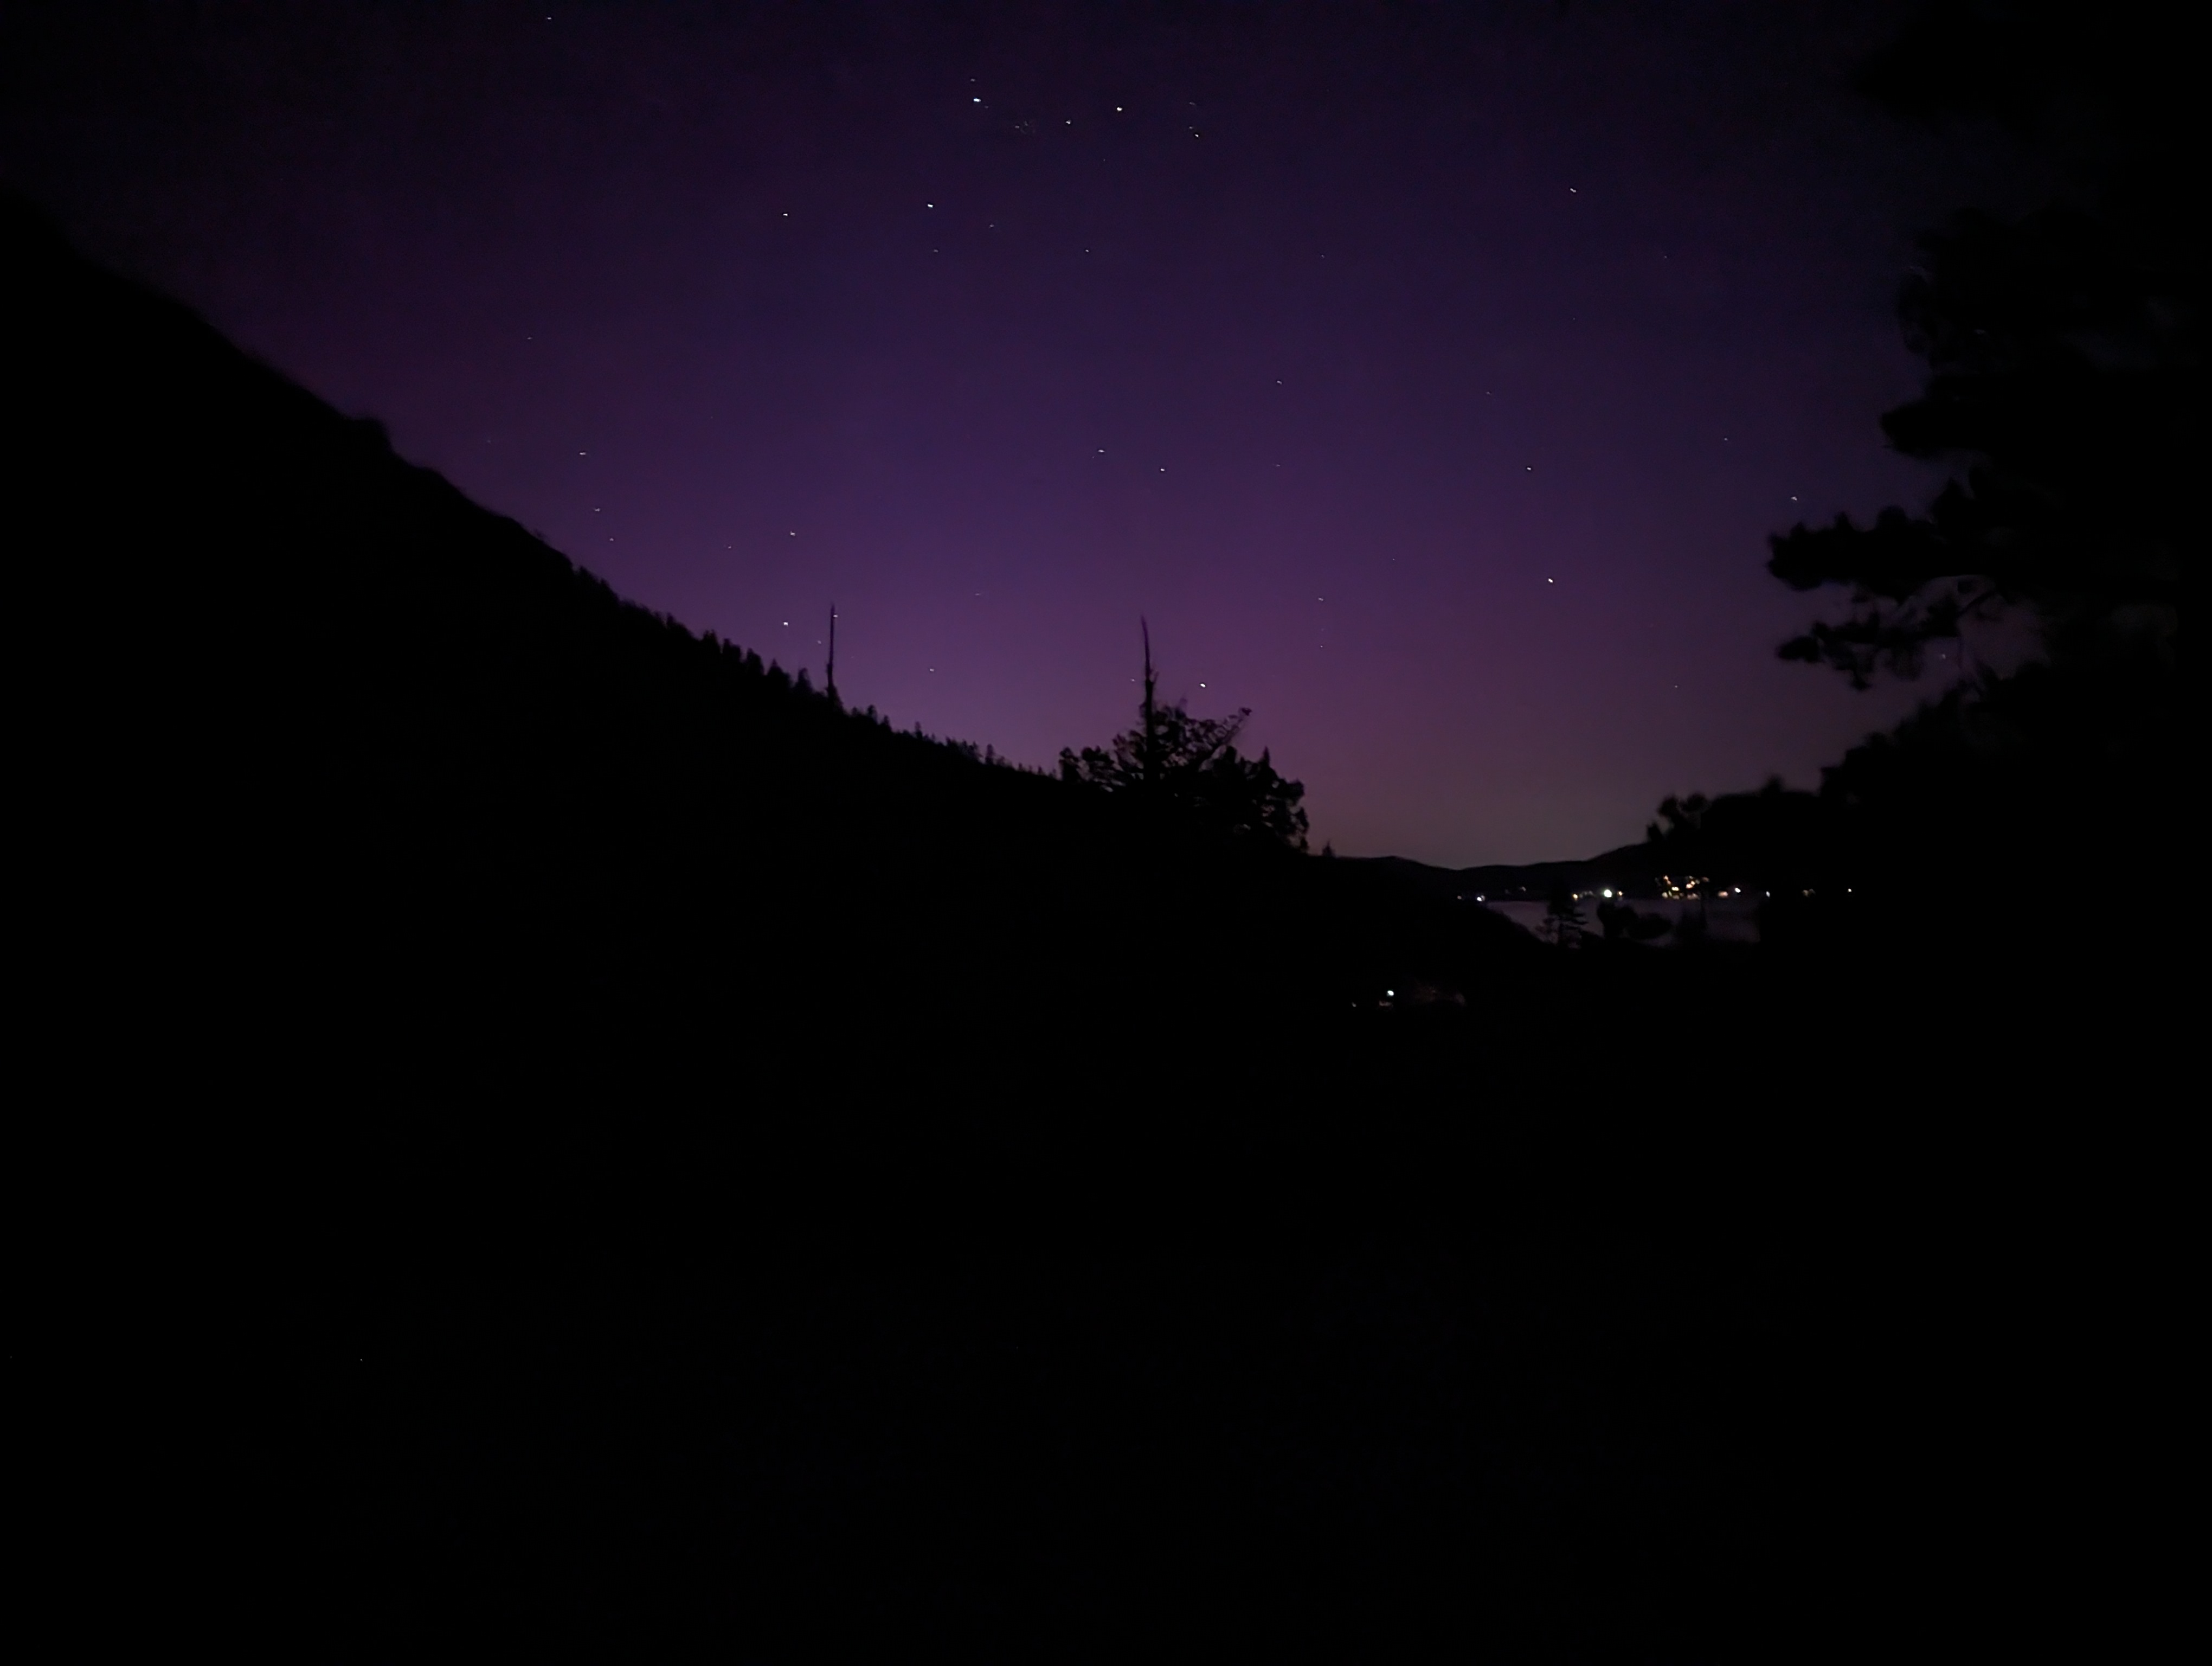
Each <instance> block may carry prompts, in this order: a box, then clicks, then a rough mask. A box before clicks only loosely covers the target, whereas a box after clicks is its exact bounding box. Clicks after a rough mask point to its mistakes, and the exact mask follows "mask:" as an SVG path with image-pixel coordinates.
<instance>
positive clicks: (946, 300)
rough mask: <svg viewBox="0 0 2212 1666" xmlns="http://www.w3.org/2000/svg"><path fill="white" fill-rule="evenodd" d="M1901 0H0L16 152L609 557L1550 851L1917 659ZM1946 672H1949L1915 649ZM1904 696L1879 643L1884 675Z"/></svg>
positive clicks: (1844, 717) (1898, 702) (1054, 718)
mask: <svg viewBox="0 0 2212 1666" xmlns="http://www.w3.org/2000/svg"><path fill="white" fill-rule="evenodd" d="M1903 15H1905V14H1904V11H1903V10H1902V9H1901V8H1900V6H1899V5H1897V4H1883V3H1871V4H1857V5H1848V6H1846V5H1826V6H1824V5H1820V4H1816V3H1805V4H1793V5H1790V6H1786V7H1783V6H1772V5H1769V4H1759V3H1719V0H1713V3H1702V4H1683V3H1629V0H1619V3H1609V4H1608V3H1575V4H1571V5H1565V6H1563V5H1560V4H1559V3H1557V0H1510V3H1507V0H1500V3H1494V4H1465V5H1444V4H1427V5H1423V4H1396V5H1363V4H1353V3H1329V4H1322V5H1294V4H1282V5H1267V4H1260V3H1251V0H1240V3H1211V4H1208V3H1183V4H1127V5H1079V4H1067V5H1050V4H1030V5H1016V6H1005V5H976V4H964V5H953V4H928V3H922V0H911V3H898V4H880V5H840V4H819V5H807V6H797V5H758V6H721V5H705V4H674V3H671V4H657V5H645V4H635V5H621V6H617V5H611V4H591V5H578V4H572V3H561V4H537V5H525V4H513V3H505V0H476V3H453V4H427V3H426V4H410V5H398V4H368V3H360V4H353V5H335V4H333V5H317V6H311V7H301V6H296V5H289V4H275V3H259V4H243V3H240V4H225V3H202V4H196V5H185V4H162V5H117V4H107V3H88V4H85V5H79V6H72V7H69V8H49V9H40V10H38V11H36V12H33V11H31V10H28V9H24V8H21V7H18V6H5V7H0V181H4V183H5V184H6V185H9V187H11V188H13V189H15V190H16V191H18V192H21V193H22V194H24V195H27V196H28V197H29V198H32V199H33V201H35V202H38V203H40V204H42V205H43V206H45V207H46V208H47V209H48V210H50V211H52V213H53V214H54V215H55V216H57V217H58V219H59V220H60V221H61V222H62V223H63V224H64V227H65V228H66V229H67V230H68V231H69V232H70V234H71V235H72V236H73V237H74V238H75V239H76V240H77V241H78V243H79V244H80V246H82V247H83V248H85V249H86V250H87V251H88V252H91V253H93V254H94V255H95V256H97V257H98V258H102V259H105V260H106V261H108V262H110V263H111V264H116V265H118V266H120V267H122V268H123V269H125V270H126V271H131V272H132V273H134V274H135V275H137V276H139V277H143V278H145V279H148V280H149V281H151V282H153V283H155V284H157V285H159V286H160V287H161V288H163V289H167V290H168V291H170V292H171V293H173V294H176V295H180V296H181V297H182V298H184V299H185V300H186V301H190V302H191V304H193V305H194V306H196V307H198V308H199V309H200V310H201V311H202V312H204V313H205V314H206V315H207V316H208V317H209V318H210V319H211V320H212V321H214V322H215V323H216V325H218V326H219V327H220V328H222V330H223V331H226V332H227V333H228V334H229V335H230V336H231V337H233V338H234V339H235V340H237V341H238V342H240V344H243V345H244V346H246V347H247V348H248V349H249V350H252V351H253V352H255V353H257V354H258V355H260V356H263V357H264V358H265V359H267V360H269V361H270V362H272V363H274V364H276V366H278V367H279V368H283V370H285V371H287V372H288V373H289V374H292V375H294V376H295V377H296V378H298V379H299V380H301V381H303V382H305V383H306V384H307V386H310V387H312V388H313V389H314V390H315V391H316V392H319V393H320V394H322V395H323V396H324V397H325V398H328V399H330V400H331V401H332V402H333V403H335V404H337V405H339V406H340V407H341V408H343V409H345V410H349V411H353V412H356V413H359V414H363V415H371V416H374V417H380V418H381V419H382V420H383V421H384V422H385V423H386V424H387V425H388V426H389V428H390V429H391V431H392V437H393V441H394V443H395V444H396V445H397V446H398V448H399V449H400V450H401V452H402V453H404V454H405V455H407V456H409V457H410V458H412V459H415V460H416V461H419V462H422V463H425V464H428V465H431V466H433V467H435V468H437V469H439V470H441V471H443V472H444V473H446V474H447V476H448V477H451V478H452V479H453V481H454V482H456V483H458V484H459V485H460V486H461V487H462V488H463V489H465V490H466V491H468V492H469V493H470V494H471V496H475V497H476V498H477V499H478V500H479V501H480V502H483V503H485V504H488V505H489V506H490V507H492V508H496V509H499V510H501V511H503V512H505V513H507V514H512V515H513V516H514V517H516V518H517V519H518V520H520V521H522V522H523V523H524V524H525V525H526V526H532V527H534V528H536V529H538V530H539V531H540V532H542V533H543V534H544V536H545V537H546V538H548V539H549V540H550V542H551V543H553V544H555V545H556V546H557V547H558V548H560V549H562V550H564V551H566V552H567V553H568V554H569V555H571V556H574V558H575V559H577V560H578V561H580V562H583V563H584V564H585V565H586V566H588V567H590V568H592V569H593V570H595V571H597V572H598V573H599V574H600V575H603V576H605V578H606V579H607V580H608V581H610V582H611V583H612V584H613V585H614V586H615V587H616V588H617V590H619V591H621V592H622V593H624V594H625V595H628V596H629V597H631V598H633V599H636V600H638V601H640V602H642V603H644V604H646V605H649V606H651V607H653V608H655V609H658V610H661V611H666V612H668V613H671V614H673V615H674V616H675V617H678V618H680V619H682V620H683V621H684V622H685V623H688V624H690V625H691V626H692V627H693V628H694V629H701V630H705V629H713V630H715V631H717V632H719V633H720V634H722V635H725V636H727V637H729V638H732V639H733V640H735V641H738V642H739V643H741V644H743V645H744V646H747V647H752V648H758V649H759V650H760V651H761V652H762V654H763V655H764V656H769V657H773V658H775V659H777V660H781V662H782V663H783V664H784V665H785V666H787V667H791V668H793V669H795V668H797V667H798V666H808V667H810V668H811V670H812V671H813V672H814V675H815V677H816V678H817V681H818V680H819V678H820V676H821V669H822V660H823V648H822V646H821V638H822V637H823V635H824V634H825V632H824V629H823V626H824V624H825V623H826V620H827V617H828V614H829V608H830V605H832V603H833V602H834V603H835V605H836V608H837V610H838V613H839V616H840V623H839V628H838V629H839V635H838V682H839V684H840V687H841V689H842V691H843V692H844V694H845V696H846V697H847V698H848V701H850V702H854V703H855V704H860V705H866V704H871V703H872V704H874V705H876V706H877V707H878V708H881V709H882V710H884V711H885V712H886V713H888V714H890V717H891V718H892V719H893V720H894V721H896V722H897V723H898V724H899V725H900V726H901V727H910V726H912V725H913V724H915V723H917V722H919V723H920V724H921V726H922V727H925V728H927V730H929V731H931V732H932V733H941V734H949V735H954V736H958V737H961V738H963V739H970V740H973V741H975V743H977V744H978V745H983V744H988V745H993V746H994V747H996V748H997V749H998V750H999V751H1001V752H1003V753H1006V754H1008V755H1010V756H1011V757H1013V758H1014V759H1016V760H1018V761H1020V762H1024V763H1037V764H1045V763H1050V762H1051V761H1052V760H1053V759H1054V757H1056V755H1057V754H1058V752H1059V750H1060V747H1062V746H1063V745H1086V744H1096V743H1099V742H1102V741H1103V740H1104V739H1106V738H1107V737H1108V736H1109V735H1110V734H1111V733H1113V732H1114V731H1115V730H1116V729H1117V728H1121V727H1127V722H1128V721H1129V719H1130V717H1131V714H1132V712H1133V702H1134V700H1135V697H1136V691H1137V690H1136V678H1137V674H1138V670H1139V662H1138V653H1139V649H1138V621H1139V617H1140V616H1141V617H1145V618H1147V619H1149V621H1150V623H1151V629H1152V640H1153V643H1154V646H1155V649H1156V653H1157V655H1158V662H1159V666H1160V669H1161V673H1162V685H1163V692H1164V693H1165V694H1167V695H1169V696H1176V697H1188V700H1189V701H1190V702H1191V705H1192V708H1193V709H1194V710H1197V711H1201V712H1207V713H1212V712H1218V711H1223V710H1227V709H1231V708H1237V707H1240V706H1249V707H1250V708H1252V710H1253V713H1254V715H1253V719H1252V722H1251V726H1250V728H1249V731H1248V735H1249V739H1250V741H1251V742H1252V744H1253V748H1254V750H1257V748H1258V747H1259V746H1261V745H1265V746H1267V747H1269V748H1271V749H1272V750H1273V757H1274V759H1275V762H1276V763H1277V764H1278V765H1279V767H1281V768H1282V769H1284V770H1285V773H1286V774H1289V775H1293V776H1295V777H1297V778H1298V779H1301V780H1303V781H1304V782H1305V783H1306V785H1307V804H1308V807H1309V810H1310V813H1311V815H1312V818H1313V836H1314V842H1315V843H1316V847H1318V845H1319V844H1320V843H1321V842H1322V840H1324V839H1327V840H1328V841H1331V842H1334V846H1335V848H1337V849H1338V850H1339V851H1340V852H1342V853H1345V854H1383V853H1394V854H1401V855H1407V856H1413V857H1417V858H1419V859H1421V860H1428V861H1433V862H1439V863H1444V864H1449V865H1453V866H1458V865H1463V864H1471V863H1476V862H1489V861H1523V860H1541V859H1546V858H1555V857H1563V856H1575V855H1584V854H1592V853H1594V852H1595V851H1597V850H1600V849H1602V848H1607V847H1609V846H1611V845H1614V844H1618V843H1620V842H1626V841H1628V840H1631V839H1633V838H1636V837H1638V836H1639V835H1640V833H1641V831H1642V830H1643V827H1644V823H1645V822H1646V821H1647V820H1648V819H1649V818H1650V815H1651V812H1652V807H1653V806H1654V805H1655V804H1656V801H1657V800H1659V799H1660V798H1661V797H1662V796H1663V795H1664V794H1666V793H1670V792H1686V791H1691V790H1704V791H1707V792H1715V791H1726V790H1733V789H1739V788H1745V787H1755V786H1757V785H1758V784H1759V782H1760V781H1763V780H1764V779H1765V778H1766V777H1767V776H1768V775H1773V774H1779V775H1783V776H1784V778H1785V779H1786V780H1788V781H1790V782H1791V783H1792V784H1795V785H1811V784H1814V782H1815V781H1817V771H1818V768H1819V766H1820V764H1821V763H1824V762H1831V761H1832V760H1833V759H1834V758H1835V757H1837V756H1838V754H1839V752H1840V751H1842V749H1843V748H1844V746H1846V745H1849V744H1850V743H1851V742H1852V741H1853V740H1855V739H1857V738H1858V737H1859V736H1860V735H1862V734H1863V733H1866V732H1867V731H1868V730H1869V729H1870V728H1873V727H1879V726H1881V725H1882V724H1884V723H1887V722H1888V721H1893V720H1894V719H1895V718H1896V717H1897V716H1898V715H1899V714H1901V713H1902V712H1903V711H1904V710H1905V709H1906V708H1907V707H1908V706H1909V704H1910V702H1911V699H1912V698H1913V697H1914V691H1913V690H1898V689H1891V690H1880V691H1876V692H1875V693H1873V694H1869V695H1854V694H1853V693H1852V692H1851V691H1850V690H1849V689H1848V688H1846V687H1845V686H1844V684H1842V682H1841V679H1839V678H1836V677H1834V676H1833V675H1832V673H1825V672H1817V671H1814V670H1812V669H1810V668H1808V667H1805V666H1791V665H1784V664H1783V663H1781V662H1779V661H1778V660H1776V659H1775V657H1774V654H1773V649H1774V645H1775V644H1776V643H1777V642H1778V641H1780V640H1781V639H1782V638H1783V637H1784V636H1785V635H1790V634H1792V633H1793V632H1794V631H1796V629H1800V628H1802V624H1803V623H1804V622H1805V621H1806V620H1807V619H1808V617H1811V616H1812V614H1813V612H1814V611H1815V609H1816V608H1818V607H1820V606H1821V605H1823V604H1822V603H1821V602H1820V600H1819V599H1814V598H1806V597H1802V596H1796V595H1793V594H1791V593H1790V592H1788V591H1787V590H1785V589H1784V587H1782V586H1781V585H1779V584H1778V583H1777V582H1775V581H1773V580H1771V578H1769V577H1768V576H1767V575H1765V571H1764V562H1765V535H1766V534H1767V533H1768V532H1771V531H1776V530H1779V529H1782V528H1784V527H1786V526H1789V525H1790V523H1791V522H1792V521H1793V520H1796V519H1798V518H1800V517H1807V518H1813V519H1826V517H1827V516H1829V515H1832V514H1834V513H1835V512H1837V511H1838V510H1841V509H1848V510H1850V511H1852V512H1853V513H1855V514H1868V513H1870V512H1871V511H1873V510H1874V509H1875V508H1879V507H1880V506H1881V505H1882V504H1883V503H1886V502H1899V501H1902V502H1907V503H1911V504H1914V505H1917V504H1918V503H1919V502H1921V501H1922V500H1923V498H1924V497H1925V496H1927V494H1928V493H1929V490H1930V489H1932V487H1933V486H1934V485H1935V484H1936V477H1934V476H1933V475H1932V474H1930V473H1929V471H1928V470H1927V469H1926V468H1925V466H1924V465H1918V464H1914V463H1911V462H1909V461H1908V460H1906V459H1901V458H1899V457H1897V456H1894V455H1893V454H1891V453H1887V451H1886V450H1885V449H1884V448H1883V445H1882V441H1881V434H1880V431H1879V429H1878V427H1877V424H1876V418H1877V417H1878V415H1879V413H1880V412H1881V410H1884V409H1886V408H1887V407H1888V406H1890V405H1892V404H1897V403H1899V401H1900V400H1902V399H1904V398H1907V397H1909V396H1910V395H1911V393H1912V392H1913V391H1914V390H1915V389H1916V388H1917V385H1918V380H1919V370H1920V367H1919V366H1918V364H1917V362H1916V361H1915V360H1914V359H1912V358H1911V356H1910V355H1909V354H1908V353H1907V352H1906V350H1905V347H1904V345H1903V344H1902V343H1901V341H1900V339H1899V331H1898V327H1897V325H1896V322H1895V318H1894V312H1893V304H1894V299H1895V295H1896V292H1897V289H1898V285H1899V281H1900V279H1901V278H1902V277H1903V276H1904V274H1905V270H1906V269H1907V268H1908V267H1909V265H1910V264H1911V261H1912V258H1913V238H1914V235H1915V234H1916V233H1917V231H1918V230H1919V229H1921V228H1923V227H1926V226H1929V225H1931V224H1934V223H1936V222H1939V221H1941V220H1942V218H1944V217H1945V216H1948V214H1949V213H1950V212H1951V211H1952V210H1954V209H1956V208H1958V207H1960V206H1961V205H1963V204H1967V203H1969V202H1973V203H1979V204H1984V205H1986V206H1990V207H1993V208H1999V209H2002V208H2006V207H2008V206H2013V205H2015V204H2014V203H2013V200H2012V199H2013V198H2016V197H2018V196H2019V195H2020V194H2021V192H2022V191H2023V189H2024V186H2023V185H2022V182H2021V176H2020V173H2019V169H2018V166H2017V164H2016V163H2015V161H2014V160H2013V159H2012V158H2010V157H2009V156H2008V155H2007V154H2006V153H2005V151H2004V149H2003V147H2002V144H2001V143H1999V142H1998V141H1997V140H1996V139H1995V138H1994V137H1989V136H1984V135H1977V134H1973V133H1964V134H1951V135H1948V136H1938V135H1933V134H1930V133H1928V132H1925V131H1916V130H1914V129H1911V128H1909V127H1906V126H1905V125H1901V124H1899V123H1898V122H1896V121H1894V120H1893V119H1890V118H1888V117H1887V116H1885V115H1883V114H1882V113H1881V112H1878V111H1876V110H1874V109H1872V108H1869V107H1867V106H1863V105H1862V104H1861V103H1860V102H1859V101H1858V100H1857V99H1856V98H1855V96H1854V95H1853V94H1851V93H1850V90H1849V87H1848V77H1849V75H1850V70H1852V68H1853V67H1854V66H1855V64H1857V62H1859V61H1860V60H1861V59H1862V58H1863V56H1864V55H1865V54H1866V52H1869V50H1870V49H1872V48H1873V47H1875V46H1878V45H1880V44H1881V43H1882V42H1883V41H1885V40H1887V39H1888V38H1889V36H1890V35H1891V34H1892V33H1893V32H1894V30H1895V28H1896V27H1897V25H1898V23H1899V21H1900V19H1901V18H1902V16H1903ZM1939 670H1940V667H1939ZM1928 691H1930V687H1929V686H1923V689H1922V690H1919V692H1923V693H1924V692H1928Z"/></svg>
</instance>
